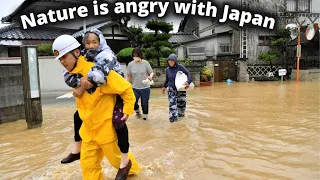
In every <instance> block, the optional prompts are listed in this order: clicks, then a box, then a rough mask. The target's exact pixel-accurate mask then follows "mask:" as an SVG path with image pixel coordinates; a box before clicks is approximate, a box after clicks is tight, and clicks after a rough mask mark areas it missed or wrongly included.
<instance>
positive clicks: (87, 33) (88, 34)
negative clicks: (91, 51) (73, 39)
mask: <svg viewBox="0 0 320 180" xmlns="http://www.w3.org/2000/svg"><path fill="white" fill-rule="evenodd" d="M90 34H94V35H95V36H96V38H97V40H98V41H99V43H100V38H99V35H98V34H96V33H94V32H90V31H89V32H86V33H85V34H84V36H83V41H82V43H83V44H85V43H86V40H87V39H88V38H89V36H90Z"/></svg>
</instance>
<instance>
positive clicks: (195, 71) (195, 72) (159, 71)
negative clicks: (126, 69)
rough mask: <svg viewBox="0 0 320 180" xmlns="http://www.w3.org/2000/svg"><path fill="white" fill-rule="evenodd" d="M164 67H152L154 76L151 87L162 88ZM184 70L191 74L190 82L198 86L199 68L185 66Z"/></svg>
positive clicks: (164, 74)
mask: <svg viewBox="0 0 320 180" xmlns="http://www.w3.org/2000/svg"><path fill="white" fill-rule="evenodd" d="M165 68H166V67H153V68H152V69H153V72H154V74H155V76H154V78H153V80H154V84H153V85H152V87H158V88H160V87H163V83H164V80H165V77H166V71H165ZM186 68H187V69H188V70H189V72H190V73H191V77H192V82H193V83H194V84H195V86H200V66H192V67H189V66H186Z"/></svg>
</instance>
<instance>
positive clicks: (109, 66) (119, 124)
mask: <svg viewBox="0 0 320 180" xmlns="http://www.w3.org/2000/svg"><path fill="white" fill-rule="evenodd" d="M83 44H84V46H85V50H84V51H83V52H82V54H83V55H84V56H85V57H86V59H87V60H88V61H93V62H94V66H93V67H92V68H91V71H89V73H88V78H84V77H82V75H80V74H70V73H68V72H65V73H64V79H65V82H66V84H67V85H68V86H70V87H72V88H77V89H76V90H75V95H76V96H77V95H78V96H81V95H82V94H83V93H84V91H85V89H86V90H87V92H88V93H93V92H94V91H95V89H96V88H97V87H99V86H101V85H104V84H105V83H106V81H107V78H106V76H108V74H109V72H110V70H114V71H116V72H117V73H118V74H120V75H121V76H122V77H124V73H123V72H122V69H121V65H120V63H119V62H118V61H117V58H116V56H115V54H114V52H113V51H112V50H111V49H110V47H109V46H108V45H107V42H106V40H105V39H104V36H103V34H102V32H101V31H99V30H97V29H94V30H91V31H90V32H87V33H86V34H85V35H84V38H83ZM122 109H123V100H122V99H121V97H120V96H119V95H117V102H116V105H115V107H114V114H113V125H114V128H115V130H116V133H117V136H118V146H119V148H120V150H121V153H122V154H121V164H120V170H121V169H123V168H127V167H126V166H127V165H129V164H128V163H129V158H128V151H129V138H128V128H127V126H126V123H125V121H123V120H121V118H122V117H123V112H122ZM78 127H80V126H78ZM75 132H77V133H79V129H77V130H75Z"/></svg>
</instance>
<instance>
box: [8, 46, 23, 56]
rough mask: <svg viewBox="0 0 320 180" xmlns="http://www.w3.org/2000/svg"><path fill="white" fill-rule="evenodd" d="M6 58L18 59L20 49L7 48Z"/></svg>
mask: <svg viewBox="0 0 320 180" xmlns="http://www.w3.org/2000/svg"><path fill="white" fill-rule="evenodd" d="M8 57H20V47H8Z"/></svg>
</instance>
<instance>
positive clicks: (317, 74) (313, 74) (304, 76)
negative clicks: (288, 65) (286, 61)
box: [291, 69, 320, 81]
mask: <svg viewBox="0 0 320 180" xmlns="http://www.w3.org/2000/svg"><path fill="white" fill-rule="evenodd" d="M296 72H297V70H296V69H293V70H292V73H291V80H296ZM299 79H300V81H320V69H303V70H300V78H299Z"/></svg>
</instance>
